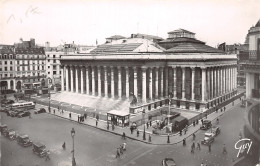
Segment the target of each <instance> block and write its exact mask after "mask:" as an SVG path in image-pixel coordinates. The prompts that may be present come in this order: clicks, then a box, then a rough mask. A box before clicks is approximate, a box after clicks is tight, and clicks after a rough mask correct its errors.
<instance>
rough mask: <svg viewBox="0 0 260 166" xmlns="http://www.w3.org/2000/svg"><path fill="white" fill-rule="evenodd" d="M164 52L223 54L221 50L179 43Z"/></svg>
mask: <svg viewBox="0 0 260 166" xmlns="http://www.w3.org/2000/svg"><path fill="white" fill-rule="evenodd" d="M166 52H172V53H224V52H223V51H222V50H218V49H216V48H213V47H210V46H208V45H204V44H199V43H181V44H178V45H177V46H175V47H172V48H170V49H168V50H166Z"/></svg>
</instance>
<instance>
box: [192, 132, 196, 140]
mask: <svg viewBox="0 0 260 166" xmlns="http://www.w3.org/2000/svg"><path fill="white" fill-rule="evenodd" d="M192 138H193V141H194V140H195V138H196V135H195V133H193V134H192Z"/></svg>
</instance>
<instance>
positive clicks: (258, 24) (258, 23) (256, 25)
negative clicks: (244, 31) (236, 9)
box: [255, 19, 260, 27]
mask: <svg viewBox="0 0 260 166" xmlns="http://www.w3.org/2000/svg"><path fill="white" fill-rule="evenodd" d="M255 27H260V19H259V20H258V21H257V23H256V24H255Z"/></svg>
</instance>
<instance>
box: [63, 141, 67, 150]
mask: <svg viewBox="0 0 260 166" xmlns="http://www.w3.org/2000/svg"><path fill="white" fill-rule="evenodd" d="M62 148H63V150H65V149H66V144H65V142H64V143H63V144H62Z"/></svg>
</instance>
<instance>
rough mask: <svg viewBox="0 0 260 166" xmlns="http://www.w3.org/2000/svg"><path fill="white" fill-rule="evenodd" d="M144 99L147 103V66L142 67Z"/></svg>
mask: <svg viewBox="0 0 260 166" xmlns="http://www.w3.org/2000/svg"><path fill="white" fill-rule="evenodd" d="M142 78H143V79H142V80H143V82H142V100H143V103H146V68H142Z"/></svg>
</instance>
